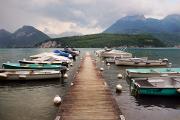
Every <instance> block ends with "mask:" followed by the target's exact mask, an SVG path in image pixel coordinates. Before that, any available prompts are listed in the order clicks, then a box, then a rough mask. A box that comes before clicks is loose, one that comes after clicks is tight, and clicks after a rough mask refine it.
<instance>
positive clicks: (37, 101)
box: [0, 48, 180, 120]
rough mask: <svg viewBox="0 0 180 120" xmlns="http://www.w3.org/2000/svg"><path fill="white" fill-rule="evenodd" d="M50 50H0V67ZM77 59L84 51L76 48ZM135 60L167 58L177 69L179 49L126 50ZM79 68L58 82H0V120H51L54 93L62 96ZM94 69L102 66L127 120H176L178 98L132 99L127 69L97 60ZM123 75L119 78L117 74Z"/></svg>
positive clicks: (179, 118) (179, 108)
mask: <svg viewBox="0 0 180 120" xmlns="http://www.w3.org/2000/svg"><path fill="white" fill-rule="evenodd" d="M52 50H54V49H29V48H28V49H0V64H2V63H3V62H6V61H11V62H16V61H17V60H19V59H23V58H27V57H28V56H30V55H32V54H37V53H41V52H47V51H52ZM80 50H81V56H82V54H84V53H85V52H86V51H91V53H93V52H94V50H96V49H80ZM128 51H129V52H132V53H133V54H134V56H136V57H144V56H148V57H149V58H150V59H159V58H168V59H169V61H170V62H172V63H173V66H174V67H180V54H179V53H180V49H129V50H128ZM78 66H79V59H78V60H77V61H76V62H75V64H74V66H73V67H71V68H70V71H69V73H68V74H69V77H68V79H67V80H65V83H64V84H61V80H49V81H43V82H42V81H26V82H22V81H21V82H6V83H4V82H0V120H10V119H13V120H50V119H51V120H52V119H54V117H55V116H56V113H57V110H58V108H57V107H55V106H54V105H53V98H54V96H55V95H56V94H58V95H60V96H62V97H63V96H64V95H65V93H66V91H67V90H68V88H69V86H70V82H71V81H72V80H73V77H74V75H75V74H76V70H77V69H78ZM97 66H98V68H99V67H104V68H105V70H104V71H103V72H102V73H103V77H104V79H105V80H106V82H107V84H108V85H109V87H110V89H111V90H112V93H113V95H114V97H115V99H116V100H117V103H118V105H119V107H120V109H121V111H122V113H123V114H124V115H125V117H126V119H127V120H180V114H179V113H180V98H179V97H157V96H153V97H152V96H143V97H138V98H135V97H133V96H131V95H130V92H129V84H127V83H128V80H127V79H126V76H125V69H126V68H127V67H121V66H115V65H111V66H107V65H106V64H105V63H104V62H102V60H101V59H98V60H97ZM119 73H121V74H123V79H118V78H117V75H118V74H119ZM119 83H120V84H121V85H122V86H123V90H122V93H121V94H120V95H118V94H116V93H115V87H116V85H117V84H119Z"/></svg>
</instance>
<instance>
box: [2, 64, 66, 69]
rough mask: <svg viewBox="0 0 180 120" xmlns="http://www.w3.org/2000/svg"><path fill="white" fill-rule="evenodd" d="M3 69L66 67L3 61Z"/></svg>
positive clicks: (62, 67)
mask: <svg viewBox="0 0 180 120" xmlns="http://www.w3.org/2000/svg"><path fill="white" fill-rule="evenodd" d="M2 67H3V68H5V69H58V70H62V69H66V67H65V66H61V65H51V64H20V63H3V65H2Z"/></svg>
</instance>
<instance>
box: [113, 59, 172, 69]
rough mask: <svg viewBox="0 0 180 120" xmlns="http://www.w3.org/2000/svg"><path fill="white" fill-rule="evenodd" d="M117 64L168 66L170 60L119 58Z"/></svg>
mask: <svg viewBox="0 0 180 120" xmlns="http://www.w3.org/2000/svg"><path fill="white" fill-rule="evenodd" d="M115 64H116V65H121V66H136V67H152V66H168V65H169V63H168V60H147V59H143V58H129V59H117V60H115Z"/></svg>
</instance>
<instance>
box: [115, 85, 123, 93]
mask: <svg viewBox="0 0 180 120" xmlns="http://www.w3.org/2000/svg"><path fill="white" fill-rule="evenodd" d="M116 92H117V93H120V92H122V86H121V85H120V84H118V85H116Z"/></svg>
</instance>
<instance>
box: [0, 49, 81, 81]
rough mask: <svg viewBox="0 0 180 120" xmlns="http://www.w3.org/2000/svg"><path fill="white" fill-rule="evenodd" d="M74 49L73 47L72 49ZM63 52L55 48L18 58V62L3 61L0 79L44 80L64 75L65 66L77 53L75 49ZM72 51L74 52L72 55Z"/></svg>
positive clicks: (70, 62)
mask: <svg viewBox="0 0 180 120" xmlns="http://www.w3.org/2000/svg"><path fill="white" fill-rule="evenodd" d="M73 50H75V49H73ZM73 50H72V51H71V53H70V52H69V53H68V52H67V51H66V52H63V51H61V50H55V51H53V52H49V53H46V52H45V53H41V54H37V55H32V56H30V58H31V60H26V59H23V60H19V63H10V62H7V63H3V65H2V67H3V69H1V70H0V80H45V79H57V78H60V77H64V75H65V73H66V72H67V67H68V66H69V64H70V65H71V64H72V62H73V61H72V60H71V58H73V57H72V56H73V55H74V59H75V57H76V56H78V55H79V53H80V52H77V51H75V52H74V51H73ZM72 53H74V54H73V55H72Z"/></svg>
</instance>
